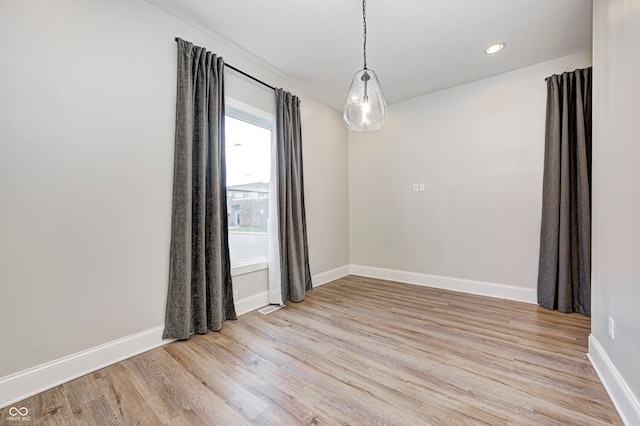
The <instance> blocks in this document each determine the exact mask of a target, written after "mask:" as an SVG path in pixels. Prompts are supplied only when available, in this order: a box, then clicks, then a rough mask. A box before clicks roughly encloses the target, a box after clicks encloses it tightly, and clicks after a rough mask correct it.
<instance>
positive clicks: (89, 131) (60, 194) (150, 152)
mask: <svg viewBox="0 0 640 426" xmlns="http://www.w3.org/2000/svg"><path fill="white" fill-rule="evenodd" d="M175 36H180V37H182V38H184V39H186V40H189V41H192V42H193V43H194V44H196V45H200V46H206V47H207V48H208V49H209V50H212V51H214V52H216V53H218V54H220V55H222V56H223V57H224V58H225V60H226V61H227V62H228V63H231V64H233V65H234V66H237V67H239V68H241V69H243V70H245V71H247V72H249V73H251V74H254V75H256V76H257V77H258V78H261V79H263V80H265V81H267V82H269V83H271V84H273V85H276V86H281V87H284V88H285V89H286V90H289V91H292V92H293V93H295V94H297V95H298V96H299V97H300V98H301V100H302V111H303V132H304V133H303V138H304V155H305V157H304V161H305V172H306V176H305V178H306V181H305V184H306V197H307V214H308V221H309V225H308V227H309V245H310V247H309V252H310V256H311V268H312V273H313V274H318V273H321V272H325V271H328V270H331V269H334V268H338V267H342V266H344V265H347V264H348V263H349V259H348V255H349V253H348V223H347V220H346V218H347V217H348V201H347V199H348V192H347V190H348V188H347V187H346V185H345V182H346V180H347V143H346V140H347V132H346V130H345V128H344V126H343V124H342V120H341V116H340V114H339V113H338V112H336V111H335V110H333V109H331V108H329V107H328V106H326V105H325V104H323V103H321V102H319V101H317V100H316V99H314V98H312V97H310V96H308V95H306V94H305V93H303V92H302V91H300V90H298V87H296V85H294V84H292V83H290V82H288V81H286V80H285V79H283V78H282V76H281V75H279V74H278V73H277V72H275V71H274V70H270V69H268V68H267V67H265V66H262V65H260V64H259V63H258V62H257V61H255V60H253V59H251V58H249V57H247V56H245V55H243V53H242V52H239V51H238V50H236V49H235V48H233V47H231V46H229V45H228V44H225V43H224V42H222V41H220V40H218V39H216V38H215V37H213V36H211V35H207V34H204V33H203V32H200V31H198V30H196V29H195V28H193V27H190V26H188V25H186V24H184V23H182V22H180V21H178V20H176V19H175V18H173V17H171V16H169V15H167V14H166V13H165V12H163V11H162V10H160V9H159V8H157V7H156V6H154V5H152V4H148V3H146V2H144V1H142V0H138V1H131V0H61V1H57V2H49V1H44V0H31V1H22V0H4V1H2V2H0V43H1V44H2V49H1V51H2V66H1V67H0V203H1V208H0V281H1V289H2V294H1V300H2V309H0V345H1V346H2V350H0V382H2V380H1V379H2V377H5V376H7V375H11V374H13V373H16V372H19V371H22V370H25V369H29V368H31V367H34V366H37V365H40V364H42V363H46V362H49V361H53V360H56V359H58V358H60V357H64V356H68V355H72V354H75V353H78V352H80V351H82V350H85V349H88V348H93V347H96V346H98V345H101V344H104V343H107V342H111V341H113V340H115V339H120V338H123V337H126V336H130V335H132V334H134V333H138V332H141V331H144V330H148V329H152V328H154V327H157V326H161V325H162V324H163V323H164V309H165V300H166V291H167V276H168V257H169V240H170V225H171V193H172V177H173V137H174V133H173V132H174V120H175V87H176V62H175V61H176V59H175V58H176V45H175V42H174V37H175ZM261 90H262V89H261ZM336 248H337V249H336ZM256 275H258V276H259V277H258V279H262V280H264V277H263V276H265V275H266V274H264V273H262V274H260V273H258V274H256ZM260 277H262V278H260ZM239 281H242V282H245V284H244V285H251V284H246V281H247V277H243V278H242V279H241V280H239ZM249 281H250V280H249ZM265 288H266V287H265ZM250 293H251V291H249V292H248V293H247V292H245V293H243V295H245V296H246V295H247V294H248V295H250ZM0 384H1V383H0ZM0 393H1V392H0ZM0 402H1V401H0ZM0 405H1V404H0Z"/></svg>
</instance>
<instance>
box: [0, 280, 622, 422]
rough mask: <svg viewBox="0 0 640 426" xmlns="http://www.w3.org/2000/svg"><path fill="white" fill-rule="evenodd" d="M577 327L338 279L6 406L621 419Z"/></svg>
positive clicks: (79, 411) (146, 414) (80, 416)
mask: <svg viewBox="0 0 640 426" xmlns="http://www.w3.org/2000/svg"><path fill="white" fill-rule="evenodd" d="M588 335H589V319H588V318H586V317H583V316H580V315H577V314H569V315H566V314H560V313H557V312H552V311H548V310H545V309H542V308H540V307H538V306H534V305H529V304H525V303H518V302H511V301H505V300H499V299H492V298H487V297H480V296H473V295H468V294H462V293H455V292H448V291H444V290H437V289H429V288H425V287H418V286H412V285H406V284H400V283H396V282H390V281H381V280H374V279H368V278H362V277H356V276H349V277H345V278H342V279H340V280H337V281H335V282H332V283H330V284H326V285H324V286H321V287H319V288H316V289H314V290H313V291H311V292H309V293H308V294H307V299H306V300H305V301H304V302H302V303H299V304H291V305H289V306H287V307H286V308H284V309H280V310H278V311H275V312H273V313H271V314H268V315H262V314H260V313H258V312H252V313H250V314H246V315H244V316H242V317H240V319H239V320H238V321H233V322H227V323H225V325H224V327H223V330H222V331H221V332H219V333H209V334H207V335H198V336H193V337H192V338H191V339H190V340H188V341H183V342H175V343H172V344H169V345H166V346H164V347H161V348H157V349H154V350H152V351H149V352H146V353H144V354H141V355H138V356H135V357H133V358H130V359H128V360H125V361H123V362H120V363H118V364H115V365H112V366H110V367H107V368H105V369H102V370H100V371H97V372H95V373H92V374H89V375H87V376H84V377H82V378H79V379H77V380H73V381H71V382H68V383H66V384H63V385H61V386H58V387H56V388H53V389H51V390H48V391H46V392H43V393H41V394H38V395H36V396H33V397H31V398H29V399H27V400H25V401H22V402H20V403H18V404H14V405H15V406H17V407H22V406H25V407H27V408H28V409H29V411H30V415H31V417H32V422H31V424H46V425H112V424H113V425H118V424H120V425H135V424H138V425H169V424H170V425H225V424H226V425H243V424H251V425H303V424H311V425H318V424H327V425H338V424H350V425H378V424H393V425H450V424H455V425H611V424H613V425H622V422H621V420H620V418H619V417H618V415H617V413H616V411H615V409H614V407H613V405H612V403H611V401H610V399H609V397H608V396H607V394H606V392H605V390H604V388H603V386H602V384H601V383H600V382H599V380H598V378H597V376H596V374H595V373H594V371H593V368H592V367H591V365H590V364H589V361H588V360H587V359H586V356H585V353H586V352H587V337H588ZM8 410H9V407H7V408H4V409H2V410H0V421H3V420H4V419H6V418H7V416H9V413H8ZM13 424H17V423H13Z"/></svg>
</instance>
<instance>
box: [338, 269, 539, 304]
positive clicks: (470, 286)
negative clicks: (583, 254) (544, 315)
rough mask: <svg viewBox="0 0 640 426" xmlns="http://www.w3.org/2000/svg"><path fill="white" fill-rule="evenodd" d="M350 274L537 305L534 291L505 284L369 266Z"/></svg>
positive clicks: (352, 270)
mask: <svg viewBox="0 0 640 426" xmlns="http://www.w3.org/2000/svg"><path fill="white" fill-rule="evenodd" d="M349 270H350V273H351V274H353V275H361V276H364V277H369V278H378V279H382V280H390V281H399V282H403V283H407V284H415V285H421V286H425V287H434V288H440V289H444V290H451V291H459V292H463V293H471V294H477V295H480V296H489V297H495V298H498V299H508V300H515V301H518V302H526V303H533V304H537V303H538V296H537V293H536V289H532V288H524V287H515V286H511V285H506V284H494V283H487V282H483V281H472V280H465V279H459V278H450V277H443V276H440V275H429V274H420V273H417V272H406V271H397V270H394V269H383V268H374V267H371V266H361V265H350V268H349Z"/></svg>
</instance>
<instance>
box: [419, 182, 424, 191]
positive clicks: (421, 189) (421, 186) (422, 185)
mask: <svg viewBox="0 0 640 426" xmlns="http://www.w3.org/2000/svg"><path fill="white" fill-rule="evenodd" d="M420 192H424V183H421V184H420Z"/></svg>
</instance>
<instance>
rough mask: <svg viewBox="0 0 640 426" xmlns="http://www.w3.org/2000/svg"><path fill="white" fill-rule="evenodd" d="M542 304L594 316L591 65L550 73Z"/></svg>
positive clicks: (541, 251) (542, 259)
mask: <svg viewBox="0 0 640 426" xmlns="http://www.w3.org/2000/svg"><path fill="white" fill-rule="evenodd" d="M544 162H545V163H544V181H543V198H542V230H541V234H540V264H539V271H538V304H539V305H540V306H543V307H545V308H549V309H557V310H558V311H560V312H578V313H581V314H583V315H586V316H591V68H587V69H582V70H576V71H574V72H566V73H564V74H562V75H553V76H551V77H549V78H547V121H546V141H545V159H544Z"/></svg>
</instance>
